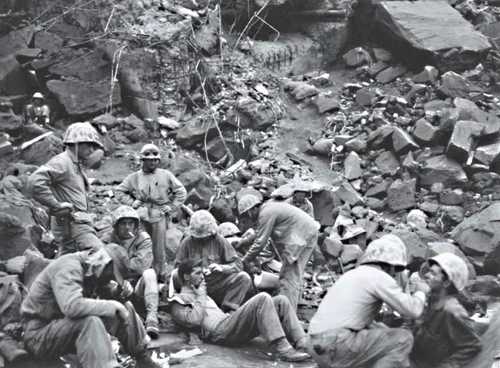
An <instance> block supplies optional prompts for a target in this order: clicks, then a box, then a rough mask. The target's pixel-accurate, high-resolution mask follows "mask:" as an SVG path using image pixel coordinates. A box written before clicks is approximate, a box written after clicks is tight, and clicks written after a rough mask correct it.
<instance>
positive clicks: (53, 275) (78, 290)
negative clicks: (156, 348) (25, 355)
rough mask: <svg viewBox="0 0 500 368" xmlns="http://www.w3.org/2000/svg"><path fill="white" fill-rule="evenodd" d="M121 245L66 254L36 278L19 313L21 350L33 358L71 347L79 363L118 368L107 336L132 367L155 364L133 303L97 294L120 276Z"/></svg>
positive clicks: (57, 353)
mask: <svg viewBox="0 0 500 368" xmlns="http://www.w3.org/2000/svg"><path fill="white" fill-rule="evenodd" d="M120 248H121V247H120V246H118V245H116V244H109V245H105V246H103V247H101V248H99V249H93V250H90V251H88V250H87V251H82V252H76V253H72V254H66V255H64V256H62V257H59V258H58V259H56V260H54V261H52V262H51V263H50V264H49V265H48V266H47V267H46V268H45V269H44V270H43V271H42V272H41V273H40V274H39V275H38V276H37V277H36V279H35V281H34V282H33V284H32V285H31V287H30V290H29V292H28V295H27V297H26V298H25V300H24V301H23V303H22V305H21V314H22V317H23V328H24V335H23V339H24V343H25V346H26V349H27V350H28V351H29V352H31V353H32V354H33V355H34V356H35V357H36V358H37V359H38V360H53V359H57V358H58V357H60V356H62V355H66V354H74V353H75V352H76V355H77V358H78V362H79V363H80V365H81V366H82V367H83V368H111V367H120V364H119V363H118V362H117V360H116V356H115V353H114V351H113V346H112V343H111V338H110V335H112V336H115V337H117V338H118V340H119V341H120V344H121V347H122V348H123V349H124V350H125V351H126V352H127V353H129V354H130V355H132V356H133V357H134V358H135V359H136V367H137V368H160V366H159V365H158V364H156V363H155V362H154V361H153V360H152V359H151V357H150V356H149V354H148V352H147V344H148V340H149V338H148V336H147V334H146V331H145V329H144V326H143V324H142V321H141V319H140V317H139V316H138V315H137V313H136V312H135V309H134V307H133V306H132V304H131V303H130V302H127V303H125V304H123V303H120V302H118V301H116V300H110V299H97V297H98V296H100V295H101V293H102V292H103V290H104V289H106V287H108V286H110V285H112V283H111V281H114V282H115V283H116V282H117V283H118V284H120V283H121V281H122V278H121V274H120V271H119V267H117V265H118V264H120V263H121V261H120V260H119V258H120V257H121V251H122V250H121V249H120Z"/></svg>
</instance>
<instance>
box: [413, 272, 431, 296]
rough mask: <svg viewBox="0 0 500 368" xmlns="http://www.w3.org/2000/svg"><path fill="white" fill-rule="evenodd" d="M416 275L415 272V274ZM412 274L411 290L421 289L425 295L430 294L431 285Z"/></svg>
mask: <svg viewBox="0 0 500 368" xmlns="http://www.w3.org/2000/svg"><path fill="white" fill-rule="evenodd" d="M414 275H415V274H414ZM414 275H412V276H411V277H410V281H409V282H410V290H414V291H415V292H417V291H421V292H423V293H424V294H425V295H428V294H429V293H430V291H431V288H430V287H429V285H428V284H427V283H426V282H425V281H424V280H423V279H422V278H420V277H415V276H414Z"/></svg>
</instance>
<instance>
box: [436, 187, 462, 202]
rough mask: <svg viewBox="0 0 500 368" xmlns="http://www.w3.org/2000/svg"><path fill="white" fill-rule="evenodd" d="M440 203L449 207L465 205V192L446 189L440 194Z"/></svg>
mask: <svg viewBox="0 0 500 368" xmlns="http://www.w3.org/2000/svg"><path fill="white" fill-rule="evenodd" d="M439 202H441V203H442V204H444V205H448V206H457V205H460V204H462V203H464V191H463V190H462V189H449V188H446V189H444V190H443V191H442V192H441V193H440V194H439Z"/></svg>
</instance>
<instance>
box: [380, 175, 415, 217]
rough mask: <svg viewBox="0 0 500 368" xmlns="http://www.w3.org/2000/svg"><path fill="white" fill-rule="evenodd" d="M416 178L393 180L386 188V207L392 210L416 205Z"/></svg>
mask: <svg viewBox="0 0 500 368" xmlns="http://www.w3.org/2000/svg"><path fill="white" fill-rule="evenodd" d="M416 189H417V179H411V180H405V181H403V180H401V179H397V180H395V181H394V182H393V183H392V184H391V186H390V187H389V189H387V207H389V208H390V209H391V210H392V211H400V210H406V209H408V208H413V207H415V205H416V201H415V193H416Z"/></svg>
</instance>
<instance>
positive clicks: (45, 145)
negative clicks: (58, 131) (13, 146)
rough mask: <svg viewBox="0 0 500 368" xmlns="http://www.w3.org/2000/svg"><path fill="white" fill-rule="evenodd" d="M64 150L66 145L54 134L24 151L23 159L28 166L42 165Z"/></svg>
mask: <svg viewBox="0 0 500 368" xmlns="http://www.w3.org/2000/svg"><path fill="white" fill-rule="evenodd" d="M63 150H64V145H63V142H62V140H61V138H59V137H57V136H56V135H54V134H52V135H49V136H47V137H45V138H44V139H42V140H41V141H38V142H36V143H34V144H33V145H31V146H29V147H28V148H26V149H25V150H23V151H22V153H21V158H22V159H23V160H24V162H25V163H27V164H32V165H42V164H44V163H46V162H47V161H48V160H49V159H50V158H51V157H53V156H55V155H57V154H59V153H61V152H62V151H63Z"/></svg>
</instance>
